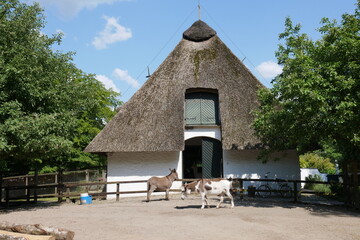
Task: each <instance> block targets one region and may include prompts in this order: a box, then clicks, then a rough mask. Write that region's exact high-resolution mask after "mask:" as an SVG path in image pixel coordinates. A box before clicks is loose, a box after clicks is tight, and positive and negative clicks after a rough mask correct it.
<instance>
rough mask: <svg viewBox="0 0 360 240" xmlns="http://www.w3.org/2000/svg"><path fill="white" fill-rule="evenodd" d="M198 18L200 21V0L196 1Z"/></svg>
mask: <svg viewBox="0 0 360 240" xmlns="http://www.w3.org/2000/svg"><path fill="white" fill-rule="evenodd" d="M198 17H199V20H201V8H200V0H198Z"/></svg>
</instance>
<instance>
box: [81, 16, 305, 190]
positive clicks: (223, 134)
mask: <svg viewBox="0 0 360 240" xmlns="http://www.w3.org/2000/svg"><path fill="white" fill-rule="evenodd" d="M260 88H264V86H263V85H262V84H261V83H260V82H259V81H258V80H257V79H256V78H255V77H254V75H253V74H252V73H251V72H250V71H249V70H248V69H247V68H246V67H245V65H244V64H243V63H242V62H241V61H240V60H239V59H238V58H237V57H236V56H235V55H234V54H233V53H232V52H231V51H230V49H229V48H228V47H227V46H225V44H224V43H223V42H222V41H221V40H220V38H219V37H218V36H217V34H216V32H215V31H214V30H213V29H212V28H211V27H209V26H208V25H207V24H206V23H205V22H203V21H201V20H199V21H196V22H195V23H194V24H193V25H192V26H191V27H190V28H189V29H187V30H186V31H185V32H184V33H183V38H182V40H181V41H180V42H179V44H178V45H177V46H176V47H175V49H174V50H173V51H172V52H171V53H170V54H169V56H168V57H167V58H166V59H165V61H164V62H163V63H162V64H161V65H160V66H159V68H158V69H157V70H156V71H155V72H154V73H153V74H152V75H151V76H150V78H149V79H148V80H147V81H146V83H145V84H144V85H143V86H142V87H141V88H140V89H139V90H138V91H137V92H136V93H135V94H134V96H133V97H132V98H131V99H130V100H129V101H128V102H126V103H125V104H124V105H123V106H121V108H120V110H119V112H118V113H117V114H116V115H115V116H114V118H113V119H112V120H111V121H110V122H109V123H108V124H107V125H106V127H105V128H104V129H103V130H102V131H101V132H100V133H99V134H98V135H97V136H96V137H95V138H94V139H93V140H92V142H91V143H90V144H89V145H88V146H87V147H86V149H85V151H86V152H91V153H97V154H106V155H107V159H108V176H107V180H108V181H122V180H140V179H148V178H149V177H151V176H164V175H167V174H168V173H169V170H168V169H169V168H171V169H173V168H175V169H176V170H177V172H178V173H179V177H180V178H201V177H203V178H214V177H246V178H260V177H264V175H265V174H266V173H267V172H270V174H269V178H272V177H274V176H277V177H279V178H287V179H299V178H300V170H299V160H298V155H297V153H296V152H295V151H294V150H289V151H286V152H282V153H279V154H278V156H277V157H278V158H279V159H280V160H278V161H270V162H268V163H266V164H264V163H262V162H261V161H259V160H257V156H258V154H259V151H260V149H261V148H262V147H263V146H262V144H261V142H260V141H259V139H257V138H256V136H255V135H254V131H253V129H251V127H250V125H251V123H252V121H253V116H252V115H251V112H252V111H253V110H254V109H256V107H257V106H258V99H257V94H256V92H257V90H258V89H260ZM249 184H251V183H249ZM180 185H181V183H180V182H176V184H175V183H174V185H173V187H180ZM109 188H110V189H108V191H115V186H111V185H109ZM121 188H122V189H121V190H122V191H126V190H137V189H138V190H144V189H146V187H145V184H128V185H126V186H124V187H121Z"/></svg>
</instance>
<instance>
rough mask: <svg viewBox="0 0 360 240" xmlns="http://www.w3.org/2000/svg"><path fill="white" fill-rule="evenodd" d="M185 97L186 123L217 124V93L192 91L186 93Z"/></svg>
mask: <svg viewBox="0 0 360 240" xmlns="http://www.w3.org/2000/svg"><path fill="white" fill-rule="evenodd" d="M185 98H186V99H185V122H186V124H187V125H216V124H219V116H218V115H219V110H218V106H219V103H218V96H217V94H214V93H208V92H194V93H188V94H186V96H185Z"/></svg>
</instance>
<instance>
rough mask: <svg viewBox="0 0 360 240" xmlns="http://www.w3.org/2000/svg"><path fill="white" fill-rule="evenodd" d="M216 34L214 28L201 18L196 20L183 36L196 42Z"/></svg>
mask: <svg viewBox="0 0 360 240" xmlns="http://www.w3.org/2000/svg"><path fill="white" fill-rule="evenodd" d="M215 35H216V32H215V30H214V29H212V28H211V27H209V25H207V24H206V23H204V22H203V21H201V20H198V21H196V22H195V23H194V24H193V25H192V26H191V27H190V28H189V29H188V30H186V31H185V32H184V33H183V38H184V39H186V40H190V41H194V42H202V41H206V40H208V39H210V38H212V37H213V36H215Z"/></svg>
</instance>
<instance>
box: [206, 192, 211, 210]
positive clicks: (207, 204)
mask: <svg viewBox="0 0 360 240" xmlns="http://www.w3.org/2000/svg"><path fill="white" fill-rule="evenodd" d="M205 202H206V207H207V208H210V205H209V201H208V198H207V196H206V195H205Z"/></svg>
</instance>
